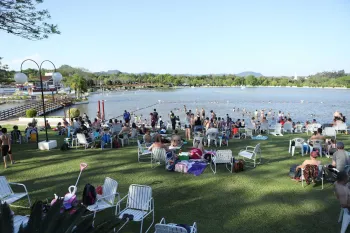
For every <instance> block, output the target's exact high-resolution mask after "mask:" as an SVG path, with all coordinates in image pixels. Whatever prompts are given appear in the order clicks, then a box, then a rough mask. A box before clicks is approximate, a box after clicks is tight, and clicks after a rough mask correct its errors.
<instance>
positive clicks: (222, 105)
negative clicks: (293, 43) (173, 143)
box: [1, 87, 350, 123]
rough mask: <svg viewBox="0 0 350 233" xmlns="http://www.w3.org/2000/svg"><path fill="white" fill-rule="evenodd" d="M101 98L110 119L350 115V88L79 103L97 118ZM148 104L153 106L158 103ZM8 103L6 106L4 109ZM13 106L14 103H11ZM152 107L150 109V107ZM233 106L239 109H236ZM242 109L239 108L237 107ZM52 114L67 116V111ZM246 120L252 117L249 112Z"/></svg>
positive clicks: (111, 96)
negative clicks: (153, 114) (202, 114)
mask: <svg viewBox="0 0 350 233" xmlns="http://www.w3.org/2000/svg"><path fill="white" fill-rule="evenodd" d="M98 100H104V101H105V112H106V118H114V117H118V118H119V119H122V117H120V115H122V114H123V112H124V110H128V111H129V112H135V114H136V115H140V114H142V115H143V117H142V118H143V119H145V118H147V119H149V113H151V112H153V109H154V108H156V109H157V111H158V113H159V114H160V116H162V117H163V120H166V121H168V120H169V118H168V114H169V112H170V110H173V111H174V112H175V115H178V116H180V119H181V121H182V120H183V118H184V116H185V114H184V108H183V106H184V105H186V106H187V109H188V110H189V109H191V110H192V112H195V110H196V108H198V109H199V110H200V109H201V108H202V107H203V108H204V109H205V111H206V114H207V115H209V111H210V110H214V112H216V113H217V116H218V117H220V116H221V117H225V116H226V114H229V115H230V116H231V117H233V118H234V119H237V118H241V119H242V118H243V117H242V109H243V108H245V109H246V111H247V112H254V111H255V110H259V111H260V110H261V109H265V112H266V113H267V111H268V110H269V109H272V112H276V114H277V113H278V111H279V110H281V111H282V112H284V113H285V115H287V114H288V113H290V116H291V118H292V120H293V121H303V122H304V121H305V120H312V119H313V118H316V119H317V121H319V122H322V123H326V122H331V121H332V115H333V113H334V112H335V111H336V110H338V111H340V112H342V113H343V114H344V115H345V116H347V117H350V90H346V89H344V90H343V89H316V88H263V87H258V88H245V89H241V88H178V89H169V90H136V91H119V92H105V93H104V94H101V93H99V94H91V95H90V96H89V104H83V105H76V106H75V107H77V108H78V109H80V112H81V114H83V113H87V114H88V115H89V117H90V118H94V117H95V116H96V113H97V105H98ZM154 104H156V105H155V106H151V107H148V106H150V105H154ZM6 107H8V106H6V105H2V106H1V109H4V108H6ZM11 107H13V104H12V105H11ZM146 107H148V108H146ZM233 108H235V109H236V111H235V112H233ZM238 108H239V111H237V109H238ZM51 115H55V116H61V115H62V116H63V115H64V113H63V111H57V112H55V113H52V114H51ZM244 118H245V119H248V118H250V117H249V116H248V115H247V114H246V115H245V117H244Z"/></svg>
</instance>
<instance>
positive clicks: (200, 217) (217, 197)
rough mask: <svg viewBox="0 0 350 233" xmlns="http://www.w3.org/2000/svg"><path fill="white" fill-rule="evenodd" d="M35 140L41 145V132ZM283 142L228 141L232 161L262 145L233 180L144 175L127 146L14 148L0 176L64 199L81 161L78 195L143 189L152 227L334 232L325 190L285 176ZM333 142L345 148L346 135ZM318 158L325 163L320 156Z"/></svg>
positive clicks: (145, 168) (42, 195) (239, 232)
mask: <svg viewBox="0 0 350 233" xmlns="http://www.w3.org/2000/svg"><path fill="white" fill-rule="evenodd" d="M3 127H4V126H3ZM303 136H304V138H306V135H303ZM40 137H41V138H42V139H43V138H44V134H43V133H41V135H40ZM290 137H291V136H288V135H287V136H284V137H273V136H271V137H270V138H269V140H266V141H253V140H231V141H230V144H229V147H228V148H229V149H231V150H232V151H233V154H234V155H237V153H238V151H239V150H240V149H242V148H244V147H245V146H247V145H255V144H256V143H261V144H262V156H263V164H262V165H259V166H258V167H257V168H255V169H246V171H244V172H241V173H236V174H231V173H229V172H228V171H227V170H225V168H224V166H220V167H219V169H218V173H217V174H216V175H214V174H213V173H212V172H211V170H210V168H209V167H208V168H207V169H206V170H205V172H204V174H202V175H201V176H198V177H195V176H193V175H188V174H180V173H175V172H167V171H165V169H164V167H163V166H161V167H157V168H155V169H151V167H150V164H148V163H142V164H140V163H138V162H137V148H136V146H135V145H133V146H128V147H124V148H121V149H113V150H103V151H101V150H100V149H88V150H84V149H78V150H76V149H72V150H69V151H66V152H62V151H60V150H59V149H55V150H52V151H49V152H48V151H44V152H43V151H38V150H36V149H35V148H36V145H35V144H23V145H14V146H13V153H14V156H15V158H16V160H18V164H15V165H12V166H10V167H9V168H8V169H7V170H3V168H2V167H1V168H0V173H1V175H4V176H6V177H7V178H8V180H10V181H11V182H21V183H24V184H26V185H27V188H28V190H29V192H30V196H31V198H32V200H43V199H46V198H49V199H50V200H51V199H52V198H53V194H54V193H57V194H58V195H64V194H65V193H66V192H67V188H68V186H70V185H74V183H75V181H76V178H77V176H78V173H79V163H80V162H87V163H88V164H89V167H88V169H87V170H86V171H84V172H83V174H82V177H81V180H80V183H79V185H78V195H79V196H81V195H82V190H83V187H84V185H85V184H86V183H91V184H93V185H95V186H97V185H99V184H102V183H103V180H104V178H105V177H106V176H109V177H111V178H113V179H115V180H117V181H118V183H119V188H118V191H119V192H120V193H121V196H124V195H126V194H127V190H128V187H129V185H130V184H146V185H150V186H151V187H152V189H153V196H154V199H155V215H156V218H155V219H156V222H158V221H160V219H161V218H162V217H165V218H166V219H167V220H168V221H169V222H177V223H192V222H193V221H196V222H197V224H198V228H199V232H201V233H205V232H223V233H224V232H227V233H229V232H235V233H254V232H257V233H267V232H291V233H292V232H299V233H304V232H305V233H306V232H307V233H312V232H315V233H316V232H338V231H339V230H340V224H338V223H337V219H338V214H339V204H338V202H337V201H336V199H335V197H334V194H333V190H332V185H331V184H325V189H324V190H322V191H321V190H319V189H320V186H317V187H313V185H309V186H307V187H306V188H302V187H301V183H296V182H294V181H291V180H290V178H289V177H288V176H287V174H288V171H289V167H290V166H291V165H292V164H300V163H301V162H302V161H303V160H304V158H302V157H301V155H298V154H297V155H296V156H294V157H291V156H290V155H289V154H288V143H289V142H288V140H289V138H290ZM50 138H55V139H57V140H58V145H61V144H62V141H63V137H59V136H55V135H54V132H50ZM339 139H341V140H343V141H344V142H345V144H346V145H349V144H350V140H349V136H347V135H341V136H339ZM189 144H191V143H189ZM223 149H227V148H226V147H224V148H223ZM321 160H322V162H323V163H329V162H330V160H329V159H327V158H322V159H321ZM23 204H25V201H23ZM14 211H15V212H16V213H17V214H28V210H24V209H18V208H15V209H14ZM111 212H112V211H111ZM103 214H111V213H110V212H105V213H102V214H101V215H103ZM148 222H149V221H147V223H148ZM137 227H138V225H137V224H133V223H131V224H129V227H128V228H126V229H125V231H123V232H137ZM152 230H154V228H153V229H152ZM151 232H153V231H151Z"/></svg>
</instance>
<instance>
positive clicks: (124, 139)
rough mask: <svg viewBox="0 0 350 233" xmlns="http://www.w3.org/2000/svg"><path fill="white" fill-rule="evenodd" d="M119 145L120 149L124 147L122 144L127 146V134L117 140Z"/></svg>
mask: <svg viewBox="0 0 350 233" xmlns="http://www.w3.org/2000/svg"><path fill="white" fill-rule="evenodd" d="M119 140H120V142H121V144H122V147H124V144H128V145H129V136H128V134H126V133H125V134H123V137H122V138H119Z"/></svg>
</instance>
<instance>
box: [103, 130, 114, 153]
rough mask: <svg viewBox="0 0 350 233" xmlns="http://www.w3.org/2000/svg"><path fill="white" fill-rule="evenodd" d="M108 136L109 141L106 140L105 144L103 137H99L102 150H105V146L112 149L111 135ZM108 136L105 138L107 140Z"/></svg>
mask: <svg viewBox="0 0 350 233" xmlns="http://www.w3.org/2000/svg"><path fill="white" fill-rule="evenodd" d="M107 135H108V136H109V140H108V142H105V141H104V140H103V137H104V136H102V137H101V149H102V150H103V149H105V148H106V145H108V144H109V145H110V148H111V149H112V148H113V137H112V135H110V134H109V133H108V134H107ZM108 136H107V138H108Z"/></svg>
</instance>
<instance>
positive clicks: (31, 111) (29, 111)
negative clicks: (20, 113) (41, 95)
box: [26, 108, 37, 118]
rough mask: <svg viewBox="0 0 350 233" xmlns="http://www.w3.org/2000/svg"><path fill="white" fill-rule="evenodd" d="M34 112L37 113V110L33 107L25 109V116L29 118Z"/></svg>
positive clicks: (33, 115)
mask: <svg viewBox="0 0 350 233" xmlns="http://www.w3.org/2000/svg"><path fill="white" fill-rule="evenodd" d="M36 114H37V111H36V110H35V109H33V108H30V109H28V110H27V111H26V116H27V117H30V118H32V117H35V116H36Z"/></svg>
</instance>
